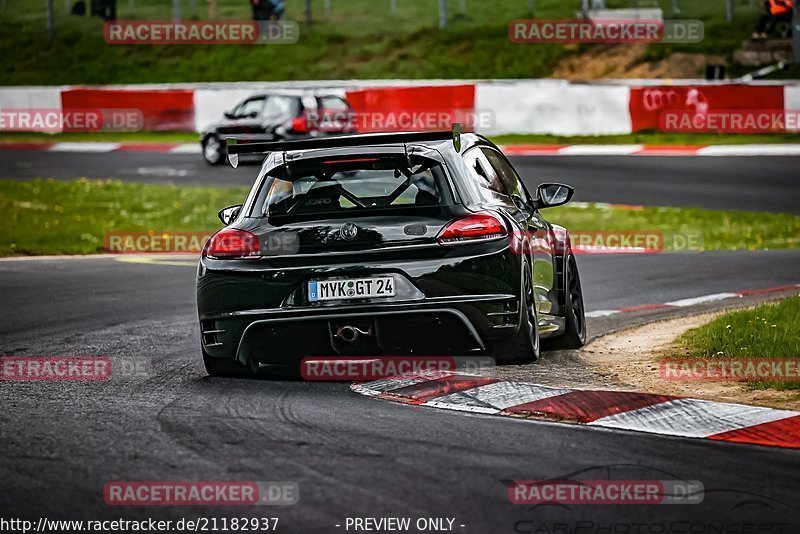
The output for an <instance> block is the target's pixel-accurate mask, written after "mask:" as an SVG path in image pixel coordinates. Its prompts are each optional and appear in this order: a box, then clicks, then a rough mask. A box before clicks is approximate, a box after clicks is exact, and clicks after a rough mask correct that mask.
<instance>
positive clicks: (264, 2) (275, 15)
mask: <svg viewBox="0 0 800 534" xmlns="http://www.w3.org/2000/svg"><path fill="white" fill-rule="evenodd" d="M250 7H251V9H252V10H253V20H280V19H281V18H282V17H283V12H284V11H285V9H286V8H285V6H284V3H283V0H250Z"/></svg>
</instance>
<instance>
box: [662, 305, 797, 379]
mask: <svg viewBox="0 0 800 534" xmlns="http://www.w3.org/2000/svg"><path fill="white" fill-rule="evenodd" d="M799 331H800V294H798V295H797V296H795V297H792V298H789V299H786V300H782V301H780V302H777V303H770V304H765V305H763V306H759V307H757V308H754V309H750V310H742V311H737V312H733V313H728V314H725V315H723V316H721V317H718V318H717V319H714V320H713V321H711V322H710V323H708V324H705V325H703V326H701V327H699V328H693V329H691V330H689V331H688V332H686V333H685V334H683V335H682V336H681V337H679V338H678V339H677V340H676V346H677V349H676V353H677V354H676V355H681V356H683V355H686V356H689V357H699V358H740V357H741V358H769V359H772V358H798V357H800V336H798V335H797V333H798V332H799ZM748 385H750V386H751V387H754V388H758V389H763V388H771V387H774V388H776V389H800V382H798V381H760V382H749V383H748Z"/></svg>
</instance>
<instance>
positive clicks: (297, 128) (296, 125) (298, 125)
mask: <svg viewBox="0 0 800 534" xmlns="http://www.w3.org/2000/svg"><path fill="white" fill-rule="evenodd" d="M291 130H292V133H296V134H307V133H308V132H309V129H308V119H307V118H306V117H305V116H303V117H295V118H293V119H292V127H291Z"/></svg>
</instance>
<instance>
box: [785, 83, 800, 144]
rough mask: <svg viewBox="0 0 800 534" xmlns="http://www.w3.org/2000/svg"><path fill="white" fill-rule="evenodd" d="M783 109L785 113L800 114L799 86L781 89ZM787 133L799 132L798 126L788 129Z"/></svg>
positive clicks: (799, 127)
mask: <svg viewBox="0 0 800 534" xmlns="http://www.w3.org/2000/svg"><path fill="white" fill-rule="evenodd" d="M783 109H784V110H785V111H786V113H793V114H795V115H798V114H800V84H795V85H787V86H785V87H784V88H783ZM787 131H789V132H800V126H798V127H797V128H792V129H788V128H787Z"/></svg>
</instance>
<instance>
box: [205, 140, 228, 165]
mask: <svg viewBox="0 0 800 534" xmlns="http://www.w3.org/2000/svg"><path fill="white" fill-rule="evenodd" d="M200 146H201V147H202V152H203V159H204V160H205V161H206V163H208V164H209V165H222V164H223V163H224V162H225V153H224V152H225V149H224V147H223V144H222V142H221V141H220V140H219V137H217V136H216V135H213V134H212V135H209V136H206V138H205V139H203V142H202V143H200Z"/></svg>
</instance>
